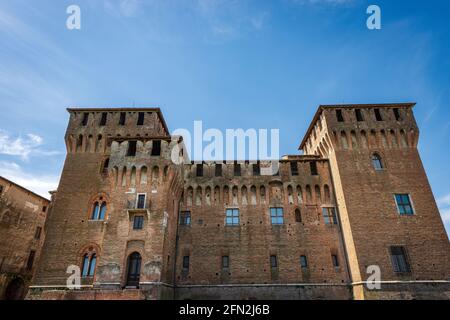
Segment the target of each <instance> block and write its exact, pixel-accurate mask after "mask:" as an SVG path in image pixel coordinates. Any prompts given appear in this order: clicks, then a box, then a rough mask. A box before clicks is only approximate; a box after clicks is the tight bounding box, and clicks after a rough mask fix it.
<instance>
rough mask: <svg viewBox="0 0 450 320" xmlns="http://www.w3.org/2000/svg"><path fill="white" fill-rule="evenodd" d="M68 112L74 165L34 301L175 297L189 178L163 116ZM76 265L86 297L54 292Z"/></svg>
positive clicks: (69, 163)
mask: <svg viewBox="0 0 450 320" xmlns="http://www.w3.org/2000/svg"><path fill="white" fill-rule="evenodd" d="M68 111H69V113H70V122H69V126H68V129H67V133H66V137H65V141H66V145H67V158H66V161H65V164H64V170H63V173H62V176H61V180H60V184H59V188H58V192H57V193H56V194H55V195H54V199H53V205H52V212H51V215H50V217H49V219H48V223H47V227H48V230H49V231H48V241H47V242H46V243H45V247H44V249H43V254H42V258H41V261H40V265H39V269H38V271H37V275H36V279H35V283H34V285H35V286H34V287H32V289H31V292H30V294H31V295H30V296H31V297H32V298H44V299H45V298H71V297H72V298H74V297H76V298H77V299H78V298H81V299H103V298H107V299H122V298H124V299H131V298H133V299H142V298H152V299H158V298H172V294H173V290H172V286H171V285H170V283H172V280H173V279H172V270H171V268H172V267H171V266H172V265H173V264H172V263H171V259H174V256H175V243H176V241H175V238H176V226H177V217H178V205H179V203H178V199H179V198H180V196H181V192H182V181H183V180H182V176H183V174H182V166H174V165H173V163H172V161H171V151H170V150H171V146H170V143H171V140H172V139H171V137H170V135H169V131H168V129H167V126H166V124H165V121H164V118H163V116H162V114H161V112H160V110H159V109H68ZM70 265H75V266H81V276H82V283H81V284H82V289H83V290H76V291H74V292H72V293H71V294H72V296H70V294H69V295H66V296H64V294H65V293H64V291H61V290H60V291H57V290H53V291H52V290H50V289H52V288H53V289H60V288H64V287H65V286H66V281H67V278H68V276H69V275H70V274H67V273H66V271H67V268H68V266H70ZM94 279H95V280H94ZM42 286H45V288H47V289H49V290H46V291H44V292H41V291H40V290H39V289H37V288H40V289H42ZM137 286H140V288H141V290H134V289H135V288H136V287H137ZM91 288H95V289H97V290H89V289H91ZM106 289H107V290H106ZM116 289H117V290H116ZM106 291H107V292H108V294H107V295H106V294H105V293H104V292H106Z"/></svg>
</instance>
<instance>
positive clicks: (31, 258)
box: [27, 250, 36, 270]
mask: <svg viewBox="0 0 450 320" xmlns="http://www.w3.org/2000/svg"><path fill="white" fill-rule="evenodd" d="M35 255H36V251H34V250H32V251H30V255H29V256H28V260H27V270H31V269H32V268H33V264H34V257H35Z"/></svg>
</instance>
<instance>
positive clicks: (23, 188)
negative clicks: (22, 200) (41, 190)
mask: <svg viewBox="0 0 450 320" xmlns="http://www.w3.org/2000/svg"><path fill="white" fill-rule="evenodd" d="M0 179H3V180H5V181H6V182H7V183H9V184H12V185H14V186H16V187H17V188H19V189H22V190H23V191H25V192H28V193H30V194H32V195H33V196H35V197H37V198H40V199H42V200H44V201H45V202H48V203H50V200H48V199H47V198H44V197H43V196H40V195H38V194H37V193H35V192H33V191H31V190H29V189H27V188H25V187H22V186H21V185H20V184H17V183H15V182H13V181H11V180H9V179H6V178H5V177H3V176H0Z"/></svg>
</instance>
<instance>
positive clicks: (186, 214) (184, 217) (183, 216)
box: [180, 211, 191, 226]
mask: <svg viewBox="0 0 450 320" xmlns="http://www.w3.org/2000/svg"><path fill="white" fill-rule="evenodd" d="M180 225H182V226H190V225H191V212H190V211H183V212H181V213H180Z"/></svg>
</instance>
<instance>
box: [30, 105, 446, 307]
mask: <svg viewBox="0 0 450 320" xmlns="http://www.w3.org/2000/svg"><path fill="white" fill-rule="evenodd" d="M413 107H414V104H413V103H401V104H373V105H326V106H320V107H319V108H318V110H317V112H316V114H315V116H314V119H313V121H312V122H311V125H310V126H309V128H308V131H307V132H306V134H305V136H304V138H303V141H302V142H301V144H300V148H299V149H300V150H302V151H303V153H302V155H300V154H298V155H288V156H284V157H282V158H281V159H280V161H279V163H280V164H279V172H277V173H275V174H273V175H262V174H261V169H262V167H264V166H265V165H267V163H266V162H265V161H258V162H251V161H233V162H218V161H215V162H211V161H209V162H198V163H197V162H188V163H185V164H174V163H173V162H172V160H171V152H172V150H173V148H174V147H175V146H178V145H179V144H181V143H182V141H181V139H180V138H178V137H171V135H170V133H169V130H168V127H167V125H166V123H165V120H164V118H163V115H162V113H161V111H160V109H156V108H152V109H149V108H146V109H145V108H132V109H68V112H69V113H70V122H69V126H68V129H67V133H66V136H65V141H66V146H67V158H66V161H65V164H64V169H63V172H62V176H61V180H60V184H59V187H58V190H57V192H55V193H54V194H53V196H52V203H51V206H50V212H49V216H48V219H47V222H46V230H47V233H46V239H45V243H44V246H43V249H42V254H41V257H40V260H39V264H38V267H37V271H36V274H35V278H34V281H33V284H32V285H31V287H30V290H29V292H28V296H27V298H28V299H427V298H429V299H449V298H450V245H449V240H448V236H447V234H446V232H445V229H444V225H443V223H442V220H441V217H440V214H439V211H438V208H437V206H436V202H435V199H434V197H433V193H432V191H431V188H430V185H429V182H428V179H427V176H426V173H425V170H424V168H423V166H422V162H421V159H420V156H419V153H418V150H417V143H418V139H419V129H418V127H417V124H416V122H415V119H414V115H413V110H412V109H413ZM181 150H183V149H181ZM183 156H184V157H187V155H183ZM72 265H74V266H79V268H80V275H81V288H79V289H78V290H69V289H68V288H67V279H68V277H69V276H70V274H68V273H67V269H68V267H69V266H72ZM373 266H375V268H376V269H377V268H378V271H380V274H379V275H380V278H379V279H378V281H377V282H376V284H378V285H379V287H378V288H375V289H373V288H369V286H368V283H369V282H368V279H369V277H370V276H371V275H372V272H370V270H372V269H371V268H373Z"/></svg>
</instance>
